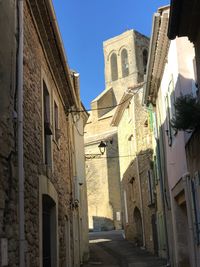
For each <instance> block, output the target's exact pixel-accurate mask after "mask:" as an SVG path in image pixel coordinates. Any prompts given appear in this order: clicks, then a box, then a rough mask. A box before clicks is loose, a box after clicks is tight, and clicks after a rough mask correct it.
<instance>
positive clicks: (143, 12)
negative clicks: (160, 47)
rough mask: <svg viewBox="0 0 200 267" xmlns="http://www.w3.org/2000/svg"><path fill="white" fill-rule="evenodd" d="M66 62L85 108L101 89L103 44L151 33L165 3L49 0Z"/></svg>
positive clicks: (166, 0)
mask: <svg viewBox="0 0 200 267" xmlns="http://www.w3.org/2000/svg"><path fill="white" fill-rule="evenodd" d="M53 3H54V8H55V12H56V16H57V20H58V24H59V27H60V32H61V35H62V39H63V43H64V47H65V50H66V54H67V58H68V63H69V66H70V68H71V69H74V70H76V71H77V72H79V73H80V85H81V88H80V90H81V99H82V102H83V104H84V105H85V107H86V108H90V102H91V100H92V99H94V98H95V97H96V96H97V95H98V94H99V93H100V92H101V91H103V90H104V89H105V83H104V58H103V41H105V40H107V39H109V38H111V37H113V36H116V35H118V34H121V33H122V32H124V31H125V30H127V29H135V30H137V31H139V32H141V33H143V34H145V35H147V36H150V34H151V28H152V16H153V13H154V12H156V11H157V9H158V7H160V6H164V5H167V4H169V0H53Z"/></svg>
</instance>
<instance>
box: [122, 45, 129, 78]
mask: <svg viewBox="0 0 200 267" xmlns="http://www.w3.org/2000/svg"><path fill="white" fill-rule="evenodd" d="M121 64H122V77H126V76H128V75H129V64H128V53H127V50H126V49H123V50H122V53H121Z"/></svg>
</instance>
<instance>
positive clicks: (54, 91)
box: [24, 2, 72, 266]
mask: <svg viewBox="0 0 200 267" xmlns="http://www.w3.org/2000/svg"><path fill="white" fill-rule="evenodd" d="M24 17H25V22H24V24H25V28H24V168H25V231H26V240H27V244H28V246H27V261H28V262H29V264H31V266H39V257H42V255H40V252H39V248H40V247H39V244H40V242H41V236H39V231H38V229H39V228H40V224H41V210H40V209H39V206H40V203H39V199H40V196H39V184H40V179H43V177H47V179H48V180H49V181H50V183H51V184H52V186H53V188H54V189H55V191H56V192H57V196H58V203H57V205H58V243H59V249H58V251H59V255H58V257H59V265H60V266H63V265H64V264H65V262H66V247H67V244H66V240H65V217H68V218H72V216H71V211H70V201H71V190H72V188H71V174H72V173H71V170H72V159H71V157H70V151H71V144H70V138H71V137H70V132H69V127H70V125H69V122H68V121H67V117H66V114H65V112H64V108H63V104H62V101H61V98H60V95H59V93H58V92H59V91H58V90H59V89H58V88H57V87H56V83H55V80H54V78H53V76H52V69H51V67H50V66H49V64H48V59H47V58H46V56H45V54H44V51H43V48H42V46H41V41H40V39H39V36H38V33H37V30H36V28H35V25H34V22H33V19H32V17H31V13H30V10H29V7H28V5H27V4H26V2H25V13H24ZM43 79H44V80H45V82H46V84H47V87H48V90H49V92H50V98H51V105H52V106H53V100H55V99H56V100H57V101H58V105H59V106H58V107H59V125H60V126H61V138H60V140H59V143H58V142H57V141H56V140H55V137H54V136H52V139H51V144H52V168H49V167H47V166H46V165H45V164H44V154H43V146H44V141H43V118H42V109H43V106H42V102H43V98H42V84H43V83H42V82H43ZM51 112H53V111H52V109H51ZM51 116H53V114H52V113H51ZM71 234H72V233H71ZM27 264H28V263H27Z"/></svg>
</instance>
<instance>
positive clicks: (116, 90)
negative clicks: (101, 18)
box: [85, 30, 149, 230]
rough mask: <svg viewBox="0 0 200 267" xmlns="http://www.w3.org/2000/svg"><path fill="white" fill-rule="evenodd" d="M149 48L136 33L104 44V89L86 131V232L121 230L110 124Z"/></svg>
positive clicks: (117, 155) (115, 150) (115, 138)
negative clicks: (102, 144) (90, 230)
mask: <svg viewBox="0 0 200 267" xmlns="http://www.w3.org/2000/svg"><path fill="white" fill-rule="evenodd" d="M148 44H149V40H148V38H147V37H145V36H144V35H142V34H140V33H138V32H137V31H135V30H128V31H126V32H124V33H122V34H120V35H118V36H116V37H114V38H111V39H109V40H107V41H105V42H104V43H103V48H104V61H105V87H106V88H105V90H104V91H103V92H102V93H101V94H100V95H99V96H97V97H96V98H95V99H94V100H93V101H92V102H91V109H92V110H91V112H90V117H89V120H88V121H87V124H86V127H85V153H86V177H87V185H88V204H89V209H88V213H89V228H91V229H94V230H108V229H114V228H115V229H119V228H121V227H122V218H121V214H122V207H121V189H120V164H119V161H120V160H119V158H120V151H119V148H118V132H117V127H116V126H112V125H111V122H112V119H113V116H114V114H115V110H116V107H117V105H118V104H119V103H120V101H121V98H122V96H123V94H124V92H125V91H126V90H127V89H128V88H129V87H131V86H134V85H135V84H137V83H139V82H141V81H143V77H144V74H145V71H146V63H147V56H148ZM124 130H125V131H126V129H124ZM101 141H102V142H104V145H105V146H106V147H105V153H104V154H103V155H101V154H100V152H99V149H98V145H99V144H100V142H101Z"/></svg>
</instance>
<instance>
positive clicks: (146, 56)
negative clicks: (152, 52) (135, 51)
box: [142, 49, 148, 74]
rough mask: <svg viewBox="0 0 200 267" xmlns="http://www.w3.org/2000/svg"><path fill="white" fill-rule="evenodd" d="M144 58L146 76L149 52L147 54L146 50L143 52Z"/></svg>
mask: <svg viewBox="0 0 200 267" xmlns="http://www.w3.org/2000/svg"><path fill="white" fill-rule="evenodd" d="M142 56H143V68H144V74H146V71H147V61H148V52H147V50H146V49H144V50H143V52H142Z"/></svg>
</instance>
